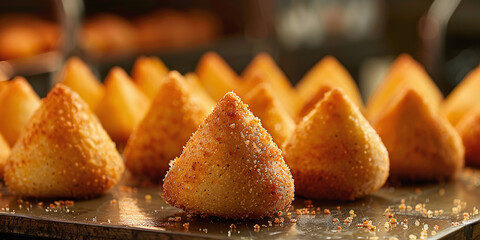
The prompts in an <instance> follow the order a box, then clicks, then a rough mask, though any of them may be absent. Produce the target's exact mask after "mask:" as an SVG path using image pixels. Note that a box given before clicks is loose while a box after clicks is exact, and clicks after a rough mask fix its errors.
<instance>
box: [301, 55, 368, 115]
mask: <svg viewBox="0 0 480 240" xmlns="http://www.w3.org/2000/svg"><path fill="white" fill-rule="evenodd" d="M324 87H330V89H332V88H334V87H337V88H340V89H342V90H343V92H344V93H345V94H346V95H347V96H348V97H349V98H350V99H351V100H352V102H354V103H355V104H356V105H357V106H358V107H359V108H360V110H363V100H362V96H361V95H360V91H358V88H357V85H356V83H355V80H353V78H352V76H351V75H350V73H348V71H347V69H345V67H343V66H342V64H341V63H340V62H339V61H338V60H337V59H336V58H335V57H333V56H326V57H324V58H323V59H322V60H321V61H319V62H318V63H317V64H315V66H313V67H312V68H311V69H310V70H309V71H308V72H307V73H306V74H305V76H304V77H303V78H302V79H301V80H300V82H298V84H297V85H296V86H295V89H296V90H297V93H298V97H299V100H300V106H304V105H305V104H308V102H312V101H313V100H312V99H317V100H320V99H321V98H320V99H319V98H315V95H317V93H318V91H319V90H320V89H322V88H324ZM315 103H316V102H315ZM315 103H313V106H315ZM310 104H311V103H310ZM313 106H312V109H313ZM307 113H308V112H307ZM305 115H306V114H305Z"/></svg>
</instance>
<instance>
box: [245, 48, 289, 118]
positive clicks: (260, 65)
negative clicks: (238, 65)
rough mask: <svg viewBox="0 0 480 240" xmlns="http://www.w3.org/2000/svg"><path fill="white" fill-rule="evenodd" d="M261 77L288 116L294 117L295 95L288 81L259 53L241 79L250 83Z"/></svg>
mask: <svg viewBox="0 0 480 240" xmlns="http://www.w3.org/2000/svg"><path fill="white" fill-rule="evenodd" d="M259 76H260V77H262V78H264V80H265V81H266V82H268V83H270V86H271V87H272V89H273V92H274V93H275V94H277V95H278V99H279V100H280V102H281V103H282V105H283V106H284V107H285V109H286V110H287V112H288V114H290V116H292V117H293V116H295V113H296V109H297V95H296V92H295V91H294V90H293V87H292V85H291V84H290V81H289V80H288V79H287V77H286V76H285V74H284V73H283V72H282V70H281V69H280V67H279V66H278V65H277V64H276V63H275V61H274V60H273V59H272V57H270V55H268V54H266V53H259V54H258V55H257V56H256V57H255V58H254V59H253V60H252V61H251V62H250V64H249V65H248V66H247V67H246V68H245V70H244V71H243V73H242V78H243V80H244V81H245V82H250V81H251V80H250V79H251V78H256V77H259Z"/></svg>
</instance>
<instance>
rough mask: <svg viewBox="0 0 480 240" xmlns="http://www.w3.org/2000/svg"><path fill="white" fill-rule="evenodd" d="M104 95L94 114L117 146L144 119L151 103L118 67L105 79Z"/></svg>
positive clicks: (125, 140) (122, 142)
mask: <svg viewBox="0 0 480 240" xmlns="http://www.w3.org/2000/svg"><path fill="white" fill-rule="evenodd" d="M105 89H106V91H105V96H104V97H103V99H102V100H101V101H100V104H99V105H98V107H97V109H96V111H95V113H96V114H97V116H98V119H99V120H100V122H101V123H102V125H103V127H104V128H105V130H107V132H108V134H109V135H110V137H111V138H112V139H113V140H114V141H115V142H117V143H119V144H124V143H126V142H127V140H128V137H129V136H130V134H131V133H132V131H133V129H134V128H135V127H136V126H137V124H138V123H139V122H140V121H141V120H142V119H143V117H144V116H145V113H146V112H147V110H148V108H149V107H150V100H149V99H148V98H147V97H146V96H145V95H144V94H143V93H142V92H141V91H140V89H138V88H137V86H136V85H135V84H134V83H133V81H132V79H130V77H129V76H128V75H127V73H125V71H124V70H123V69H121V68H119V67H114V68H112V70H110V73H109V74H108V76H107V79H106V80H105Z"/></svg>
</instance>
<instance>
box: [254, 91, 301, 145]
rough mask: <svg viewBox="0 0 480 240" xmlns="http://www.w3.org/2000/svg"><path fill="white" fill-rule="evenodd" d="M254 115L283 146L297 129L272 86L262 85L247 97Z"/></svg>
mask: <svg viewBox="0 0 480 240" xmlns="http://www.w3.org/2000/svg"><path fill="white" fill-rule="evenodd" d="M245 103H247V104H248V105H249V108H250V110H251V111H252V112H253V114H254V115H255V116H257V117H259V118H260V120H261V121H262V126H263V127H265V129H266V130H267V131H268V132H269V133H270V134H271V135H272V138H273V141H274V142H275V143H277V145H278V146H281V145H282V143H283V142H285V140H286V139H287V138H288V137H289V136H290V134H291V133H292V132H293V129H294V128H295V122H294V121H293V119H292V118H291V117H290V115H288V113H287V111H286V110H285V109H284V108H283V105H282V104H281V103H280V102H279V101H278V100H277V99H276V98H275V97H274V95H273V93H272V90H271V88H270V85H268V84H267V83H264V84H260V85H258V86H257V87H255V88H254V89H252V90H251V92H250V93H248V94H247V95H246V96H245Z"/></svg>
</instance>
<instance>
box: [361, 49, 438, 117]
mask: <svg viewBox="0 0 480 240" xmlns="http://www.w3.org/2000/svg"><path fill="white" fill-rule="evenodd" d="M407 88H411V89H414V90H416V91H417V92H418V93H420V94H421V95H422V96H424V100H425V102H427V104H428V105H430V107H431V108H432V110H434V111H437V110H438V109H439V107H440V104H441V102H442V101H443V95H442V93H441V92H440V90H439V89H438V88H437V86H436V85H435V82H433V81H432V79H431V78H430V76H428V74H427V72H426V71H425V69H424V68H423V66H422V65H421V64H420V63H418V62H417V61H415V60H414V59H413V58H412V57H411V56H409V55H408V54H401V55H400V56H398V57H397V59H396V60H395V62H394V63H393V64H392V65H391V66H390V69H389V70H388V73H387V75H386V76H385V78H384V80H383V81H382V82H381V83H380V84H379V86H378V87H377V88H376V89H375V91H374V92H373V93H372V95H370V97H369V99H368V101H367V111H366V116H367V118H368V120H370V122H371V123H374V122H375V121H376V120H377V119H378V117H379V116H380V115H382V113H383V112H385V111H386V109H387V108H389V106H391V105H392V104H393V100H394V99H395V97H397V96H398V95H400V94H402V92H403V91H404V90H405V89H407Z"/></svg>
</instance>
